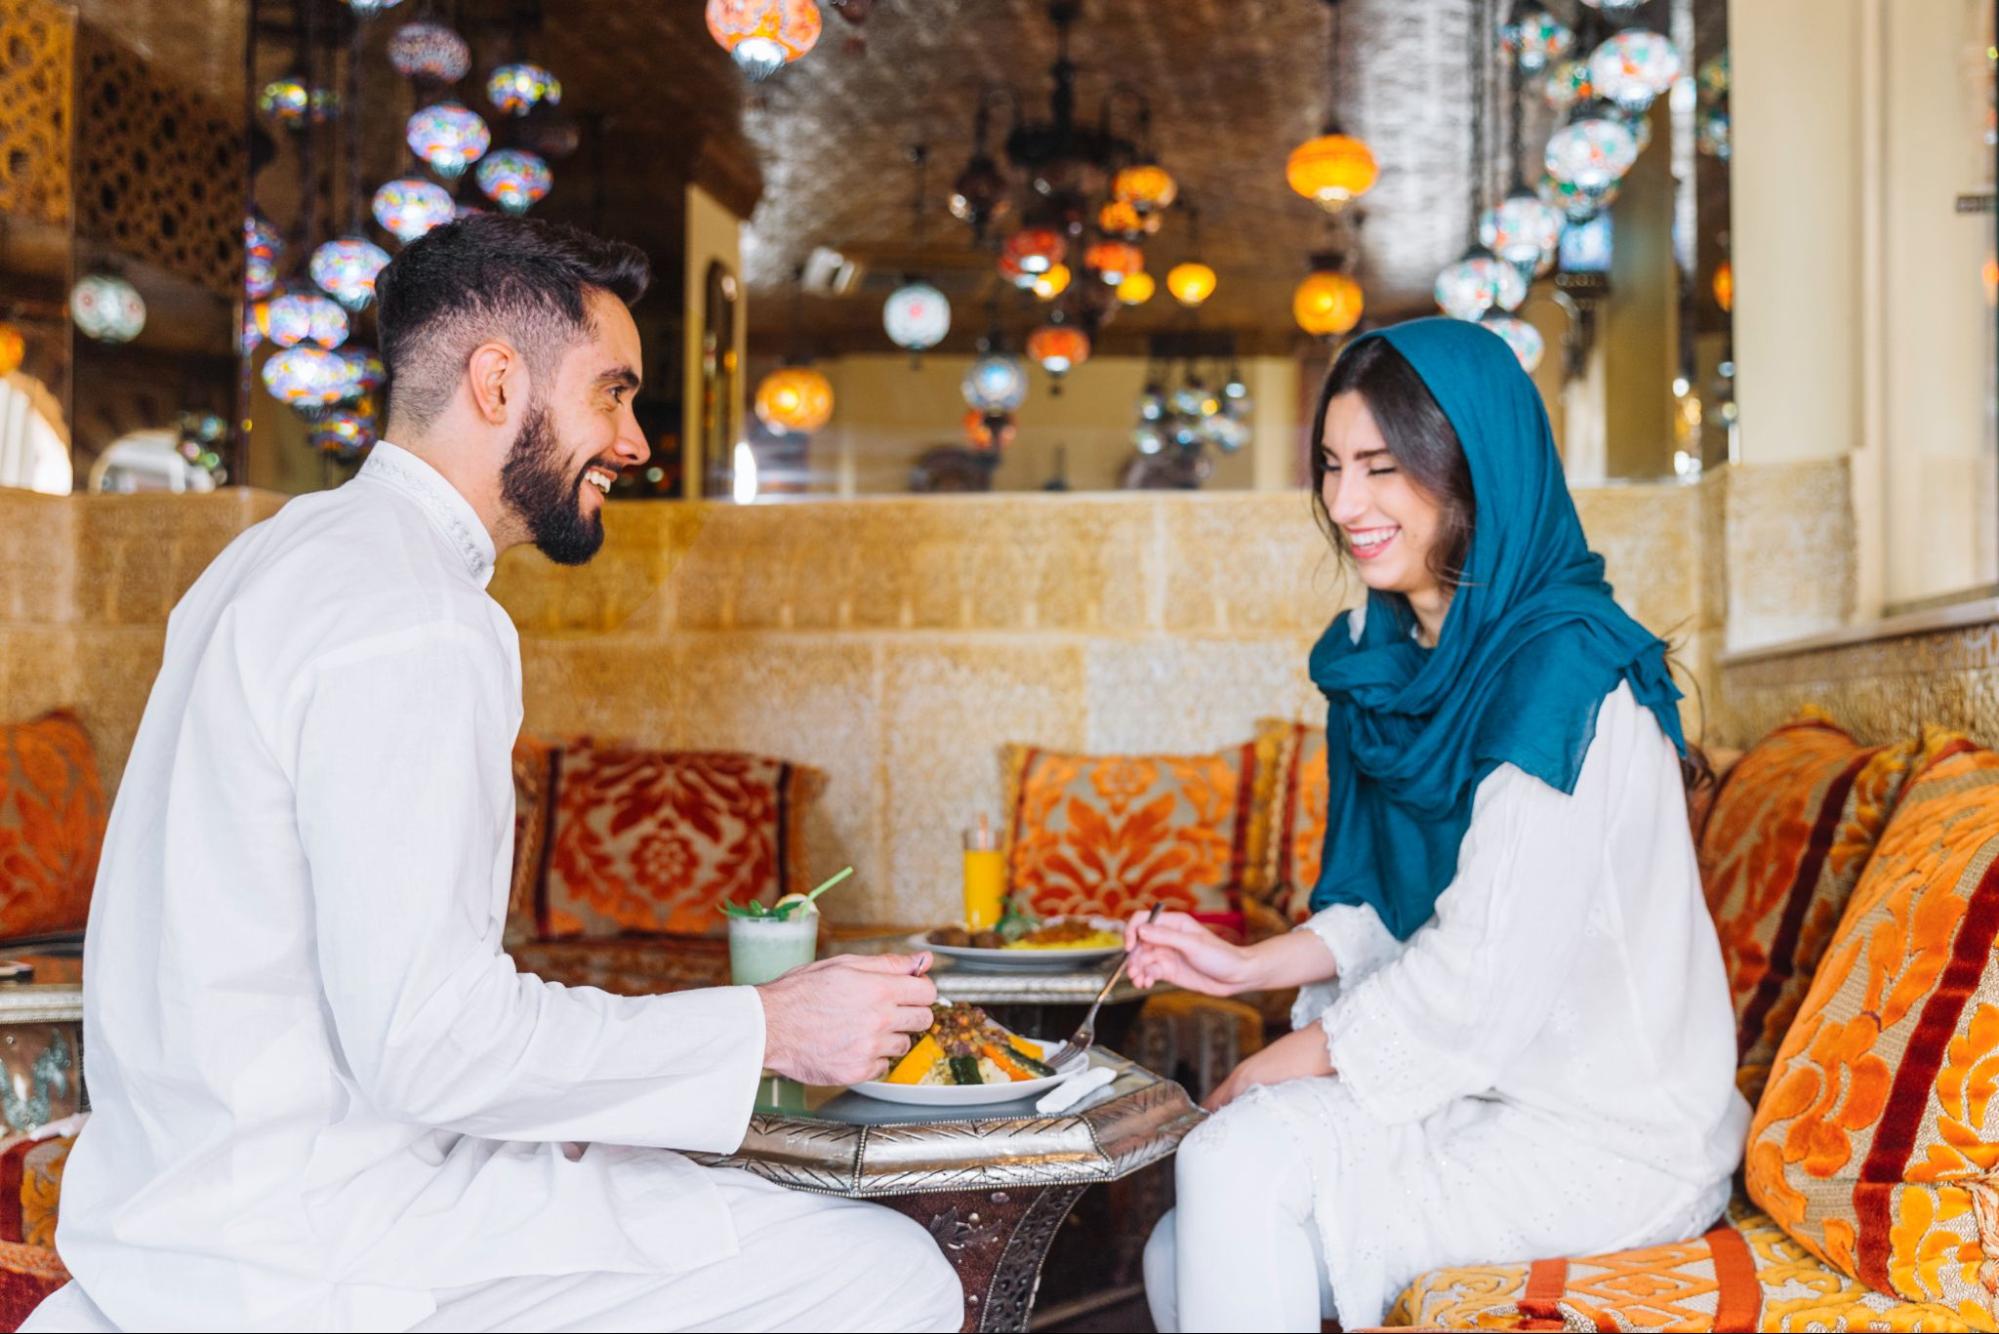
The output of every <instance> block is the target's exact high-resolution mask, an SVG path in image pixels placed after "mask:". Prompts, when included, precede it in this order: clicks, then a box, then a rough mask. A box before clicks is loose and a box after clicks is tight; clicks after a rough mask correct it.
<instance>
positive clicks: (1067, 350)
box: [1027, 324, 1090, 377]
mask: <svg viewBox="0 0 1999 1334" xmlns="http://www.w3.org/2000/svg"><path fill="white" fill-rule="evenodd" d="M1027 355H1028V356H1029V357H1030V358H1032V359H1033V360H1034V361H1035V362H1036V363H1038V364H1039V365H1040V367H1041V369H1042V370H1044V371H1047V372H1048V373H1049V374H1050V375H1054V376H1058V377H1059V376H1063V375H1067V374H1068V373H1069V372H1070V371H1072V370H1074V369H1076V367H1078V366H1080V365H1082V364H1083V363H1084V362H1086V361H1088V360H1089V359H1090V336H1089V335H1088V334H1086V333H1084V332H1083V331H1082V330H1081V329H1074V328H1071V327H1070V326H1068V325H1066V324H1044V325H1042V326H1041V327H1040V328H1039V329H1036V330H1035V331H1034V332H1033V333H1031V334H1029V335H1028V336H1027Z"/></svg>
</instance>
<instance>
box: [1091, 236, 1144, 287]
mask: <svg viewBox="0 0 1999 1334" xmlns="http://www.w3.org/2000/svg"><path fill="white" fill-rule="evenodd" d="M1083 263H1084V264H1085V265H1086V266H1088V267H1089V268H1091V269H1093V270H1095V271H1096V274H1097V276H1098V277H1099V278H1102V279H1103V280H1104V281H1105V282H1107V283H1109V284H1110V285H1111V286H1112V287H1116V286H1117V285H1118V284H1119V283H1121V282H1123V281H1124V280H1125V279H1126V278H1129V277H1131V275H1132V274H1134V273H1144V272H1145V252H1144V251H1143V250H1140V249H1139V248H1138V247H1137V246H1135V245H1133V244H1132V243H1131V242H1129V241H1099V242H1097V243H1096V244H1095V245H1093V246H1091V247H1090V248H1089V250H1088V251H1087V252H1086V253H1085V254H1084V256H1083Z"/></svg>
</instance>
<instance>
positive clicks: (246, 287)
mask: <svg viewBox="0 0 1999 1334" xmlns="http://www.w3.org/2000/svg"><path fill="white" fill-rule="evenodd" d="M284 258H285V243H284V238H283V237H281V236H279V235H278V229H277V228H275V227H273V226H272V225H271V223H270V220H269V219H268V218H266V217H265V216H264V215H263V214H261V213H256V212H251V213H246V214H244V215H243V295H245V296H246V297H248V298H249V299H250V300H252V301H261V300H263V299H264V298H265V297H267V296H269V295H270V294H271V293H272V292H274V291H276V290H277V286H278V269H279V268H280V267H281V266H282V265H283V263H284Z"/></svg>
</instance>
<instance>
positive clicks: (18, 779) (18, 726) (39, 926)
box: [0, 713, 108, 940]
mask: <svg viewBox="0 0 1999 1334" xmlns="http://www.w3.org/2000/svg"><path fill="white" fill-rule="evenodd" d="M107 814H108V808H107V806H106V805H105V801H104V787H103V784H102V782H101V781H100V780H99V778H98V774H97V757H96V755H95V753H94V752H93V751H92V750H91V747H90V737H89V735H88V734H87V733H86V732H85V731H84V730H83V724H82V723H80V722H78V721H77V719H76V717H75V715H73V714H69V713H51V714H48V715H46V716H45V717H42V718H39V719H36V720H35V721H34V722H30V723H12V724H4V725H0V940H8V939H14V938H17V937H21V936H33V935H46V934H50V933H54V932H61V931H80V930H82V929H83V923H84V919H85V918H86V917H88V916H89V915H90V888H91V885H92V884H93V883H94V882H95V881H96V879H97V855H98V853H99V851H101V850H102V848H103V845H104V822H105V818H106V816H107Z"/></svg>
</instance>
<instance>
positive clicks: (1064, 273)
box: [1027, 264, 1075, 301]
mask: <svg viewBox="0 0 1999 1334" xmlns="http://www.w3.org/2000/svg"><path fill="white" fill-rule="evenodd" d="M1074 276H1075V275H1073V274H1072V273H1070V272H1069V266H1068V265H1067V264H1057V265H1056V266H1055V267H1054V268H1052V269H1050V270H1048V272H1046V273H1043V274H1037V275H1036V276H1035V279H1034V281H1033V282H1032V283H1030V284H1029V285H1028V289H1027V290H1028V291H1030V292H1032V293H1034V295H1035V296H1036V297H1037V298H1039V299H1040V300H1043V301H1053V300H1054V299H1055V298H1056V297H1058V296H1061V295H1062V294H1063V293H1064V292H1066V291H1068V290H1069V283H1070V281H1071V279H1073V278H1074Z"/></svg>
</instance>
